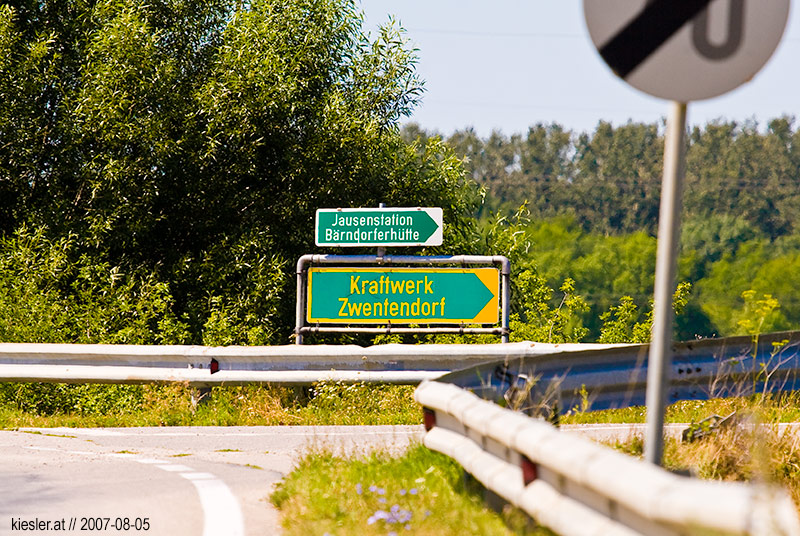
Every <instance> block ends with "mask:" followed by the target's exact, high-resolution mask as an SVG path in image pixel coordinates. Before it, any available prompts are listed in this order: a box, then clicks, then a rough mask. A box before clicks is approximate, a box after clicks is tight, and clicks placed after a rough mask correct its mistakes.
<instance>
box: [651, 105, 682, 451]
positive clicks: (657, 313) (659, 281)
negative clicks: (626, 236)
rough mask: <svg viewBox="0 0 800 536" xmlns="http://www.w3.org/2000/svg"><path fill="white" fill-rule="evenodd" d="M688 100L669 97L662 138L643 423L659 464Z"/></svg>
mask: <svg viewBox="0 0 800 536" xmlns="http://www.w3.org/2000/svg"><path fill="white" fill-rule="evenodd" d="M686 108H687V106H686V103H685V102H677V101H673V102H672V107H671V110H670V115H669V119H668V121H667V133H666V139H665V141H664V179H663V181H662V183H661V207H660V212H659V216H658V222H659V223H658V250H657V253H656V255H657V257H656V281H655V288H654V292H653V296H654V303H653V333H652V342H651V343H650V355H649V358H648V362H647V428H646V431H645V442H644V457H645V460H647V461H648V462H650V463H653V464H655V465H661V459H662V456H663V452H664V448H663V444H664V443H663V428H664V407H665V406H666V401H667V393H666V391H667V387H668V385H669V383H668V382H669V377H670V374H669V371H670V368H671V366H672V317H673V316H674V312H673V310H672V296H673V294H674V293H675V279H676V272H677V265H678V261H677V256H678V242H679V240H680V234H681V219H680V218H681V207H682V206H683V203H682V195H683V178H684V168H685V156H686V155H685V141H686V139H685V138H686Z"/></svg>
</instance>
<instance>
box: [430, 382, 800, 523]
mask: <svg viewBox="0 0 800 536" xmlns="http://www.w3.org/2000/svg"><path fill="white" fill-rule="evenodd" d="M415 397H416V400H417V402H419V403H420V404H421V405H422V406H423V407H424V408H425V409H424V413H425V427H426V429H427V430H428V432H427V434H426V435H425V438H424V444H425V446H427V447H428V448H431V449H433V450H436V451H439V452H442V453H444V454H446V455H448V456H450V457H452V458H454V459H455V460H456V461H458V463H460V464H461V465H462V466H463V467H464V469H465V470H467V471H468V472H469V473H471V474H472V475H473V476H474V477H475V478H476V479H477V480H478V481H480V482H481V483H482V484H483V485H484V486H485V487H486V488H487V489H488V490H491V491H492V492H494V493H496V494H497V495H499V496H500V497H501V498H503V499H504V500H506V501H508V502H509V503H510V504H513V505H515V506H517V507H519V508H521V509H522V510H524V511H525V512H527V513H528V514H530V515H531V516H532V517H533V518H534V519H536V521H537V522H539V523H540V524H542V525H545V526H547V527H549V528H550V529H552V530H553V531H555V532H556V533H558V534H560V535H561V536H571V535H575V536H592V535H597V536H612V535H626V536H629V535H634V534H644V535H648V536H651V535H656V536H661V535H684V534H715V535H716V534H724V535H758V536H777V535H792V536H793V535H800V522H798V517H797V511H796V510H795V507H794V504H793V503H792V500H791V499H790V497H789V495H788V494H787V493H786V492H785V491H784V490H782V489H779V488H775V487H771V486H767V485H765V484H758V483H733V482H713V481H703V480H698V479H695V478H690V477H684V476H679V475H676V474H673V473H670V472H669V471H666V470H664V469H662V468H660V467H657V466H655V465H652V464H649V463H646V462H644V461H641V460H637V459H635V458H633V457H630V456H628V455H625V454H622V453H620V452H617V451H614V450H612V449H610V448H608V447H604V446H602V445H599V444H596V443H593V442H591V441H590V440H587V439H585V438H581V437H575V436H572V435H570V434H565V433H562V432H559V431H558V429H557V428H555V427H554V426H552V425H550V424H549V423H547V422H546V421H543V420H537V419H531V418H529V417H527V416H525V415H524V414H521V413H518V412H514V411H510V410H507V409H503V408H501V407H500V406H498V405H496V404H494V403H492V402H487V401H485V400H483V399H481V398H479V397H477V396H476V395H474V394H472V393H470V392H468V391H466V390H464V389H461V388H459V387H456V386H455V385H451V384H446V383H441V382H436V381H427V382H424V383H423V384H421V385H420V386H419V387H418V388H417V390H416V394H415Z"/></svg>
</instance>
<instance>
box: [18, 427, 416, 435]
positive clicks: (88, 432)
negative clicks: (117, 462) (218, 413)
mask: <svg viewBox="0 0 800 536" xmlns="http://www.w3.org/2000/svg"><path fill="white" fill-rule="evenodd" d="M40 430H41V429H38V428H20V429H19V431H21V432H25V431H37V432H38V431H40ZM48 431H49V432H50V433H55V432H59V433H70V434H71V435H85V436H119V437H125V436H139V435H140V433H139V432H123V431H116V430H103V429H99V428H90V429H79V428H48ZM424 433H425V431H424V430H423V429H422V428H421V425H420V429H419V430H386V431H383V430H375V431H371V430H366V431H365V430H353V431H336V432H326V431H324V430H322V431H319V430H317V431H313V432H311V433H309V432H285V433H278V434H276V433H275V431H274V430H273V431H269V432H227V431H223V432H217V433H208V432H152V433H150V436H151V437H219V436H225V437H264V436H269V437H275V436H276V435H277V436H278V437H349V436H353V435H359V436H365V435H366V436H401V435H420V436H421V435H423V434H424Z"/></svg>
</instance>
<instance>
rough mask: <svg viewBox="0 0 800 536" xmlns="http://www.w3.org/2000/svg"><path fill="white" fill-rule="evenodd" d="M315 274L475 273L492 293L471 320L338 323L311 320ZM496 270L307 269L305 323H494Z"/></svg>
mask: <svg viewBox="0 0 800 536" xmlns="http://www.w3.org/2000/svg"><path fill="white" fill-rule="evenodd" d="M315 272H350V273H352V272H359V273H380V274H385V273H393V272H394V273H397V272H412V273H413V272H424V273H428V274H429V273H463V274H475V275H476V276H478V279H480V280H481V282H482V283H483V284H484V285H486V288H488V289H489V291H490V292H491V293H492V299H490V300H489V303H487V304H486V306H485V307H484V308H483V309H481V310H480V312H479V313H478V314H477V315H475V318H464V319H461V318H458V319H456V318H451V319H443V318H437V319H432V321H430V322H420V320H419V319H413V320H402V319H400V320H397V319H394V320H389V319H387V318H384V319H375V320H368V319H364V320H351V321H347V320H342V319H341V318H311V299H312V296H311V281H312V279H313V277H314V273H315ZM499 289H500V270H498V269H497V268H338V267H337V268H325V267H317V268H313V267H312V268H309V269H308V281H307V282H306V300H307V302H308V303H307V304H306V322H308V323H309V324H497V322H499V319H500V313H499V310H498V309H499V307H500V299H499V298H498V296H499V294H500V293H499Z"/></svg>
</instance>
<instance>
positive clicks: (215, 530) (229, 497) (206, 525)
mask: <svg viewBox="0 0 800 536" xmlns="http://www.w3.org/2000/svg"><path fill="white" fill-rule="evenodd" d="M25 448H26V449H29V450H41V451H48V452H52V451H57V452H65V453H67V454H79V455H82V456H91V457H95V456H98V455H100V456H105V457H107V458H118V459H119V458H122V459H130V460H131V461H135V462H139V463H143V464H147V465H154V466H155V467H157V468H158V469H161V470H163V471H168V472H170V473H178V476H180V477H182V478H185V479H186V480H188V481H189V482H191V483H192V485H193V486H194V487H195V489H196V490H197V495H198V497H199V498H200V506H201V508H202V509H203V536H244V516H243V515H242V509H241V507H240V506H239V501H238V500H237V499H236V496H235V495H234V494H233V492H231V490H230V488H228V486H227V485H226V484H225V483H224V482H223V481H222V480H220V479H219V478H217V477H216V476H214V475H213V474H211V473H203V472H200V471H195V470H194V469H192V468H191V467H188V466H186V465H181V464H174V463H170V462H168V461H164V460H157V459H154V458H138V457H136V456H135V455H133V454H129V453H118V452H114V453H108V454H105V453H97V452H88V451H84V450H64V449H58V448H51V447H25Z"/></svg>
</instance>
